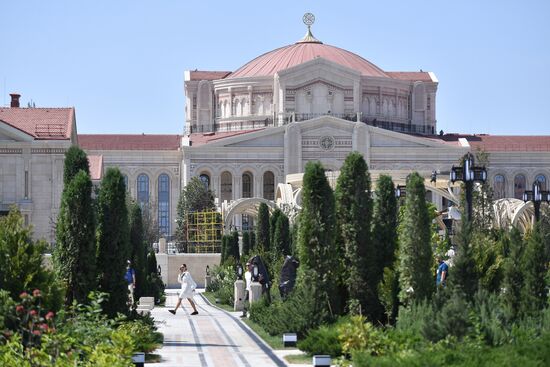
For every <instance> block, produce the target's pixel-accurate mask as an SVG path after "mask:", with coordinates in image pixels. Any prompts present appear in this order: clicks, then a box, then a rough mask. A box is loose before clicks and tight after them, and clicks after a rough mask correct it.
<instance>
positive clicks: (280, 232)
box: [272, 212, 290, 258]
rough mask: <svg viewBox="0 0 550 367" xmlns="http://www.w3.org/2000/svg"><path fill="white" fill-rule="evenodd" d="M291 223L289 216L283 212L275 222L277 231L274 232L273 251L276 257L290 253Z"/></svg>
mask: <svg viewBox="0 0 550 367" xmlns="http://www.w3.org/2000/svg"><path fill="white" fill-rule="evenodd" d="M289 226H290V224H289V221H288V217H287V216H286V215H284V214H283V213H282V212H281V214H280V215H279V216H278V217H277V222H275V225H274V227H275V231H274V232H273V246H272V247H273V250H274V251H273V252H274V255H275V256H274V257H275V258H281V257H282V256H286V255H290V228H289Z"/></svg>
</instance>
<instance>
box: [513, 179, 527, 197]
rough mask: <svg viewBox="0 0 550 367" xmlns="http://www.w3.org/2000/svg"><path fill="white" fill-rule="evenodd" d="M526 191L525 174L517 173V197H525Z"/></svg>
mask: <svg viewBox="0 0 550 367" xmlns="http://www.w3.org/2000/svg"><path fill="white" fill-rule="evenodd" d="M524 192H525V176H524V175H516V177H514V197H515V198H516V199H520V200H522V199H523V193H524Z"/></svg>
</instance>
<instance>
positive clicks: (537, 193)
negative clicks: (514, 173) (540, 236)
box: [523, 181, 550, 222]
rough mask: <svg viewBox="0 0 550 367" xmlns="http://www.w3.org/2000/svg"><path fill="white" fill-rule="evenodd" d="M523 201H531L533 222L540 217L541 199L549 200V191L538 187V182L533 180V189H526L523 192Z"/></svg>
mask: <svg viewBox="0 0 550 367" xmlns="http://www.w3.org/2000/svg"><path fill="white" fill-rule="evenodd" d="M523 201H525V202H528V201H532V202H533V206H534V207H535V222H538V221H539V219H540V203H541V202H543V201H546V202H549V201H550V192H549V191H546V190H541V189H540V182H539V181H535V182H533V190H527V191H525V192H524V193H523Z"/></svg>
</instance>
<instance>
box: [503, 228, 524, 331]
mask: <svg viewBox="0 0 550 367" xmlns="http://www.w3.org/2000/svg"><path fill="white" fill-rule="evenodd" d="M503 240H504V241H506V242H507V244H506V246H505V247H508V256H507V257H506V259H505V260H504V279H503V288H504V289H505V291H504V292H503V294H502V302H503V306H504V311H505V313H506V318H507V319H508V320H509V321H516V320H517V319H518V316H519V312H520V305H521V289H522V286H523V274H522V269H521V259H522V258H523V239H522V238H521V233H520V232H519V231H518V229H517V228H515V227H513V228H512V229H511V230H510V233H509V234H508V236H507V237H506V238H504V239H503Z"/></svg>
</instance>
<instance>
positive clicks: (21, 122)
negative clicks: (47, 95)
mask: <svg viewBox="0 0 550 367" xmlns="http://www.w3.org/2000/svg"><path fill="white" fill-rule="evenodd" d="M74 115H75V112H74V108H72V107H69V108H34V107H33V108H19V107H17V108H15V107H13V108H12V107H10V108H8V107H3V108H0V120H2V121H4V122H6V123H7V124H8V125H10V126H12V127H14V128H16V129H18V130H20V131H22V132H24V133H26V134H28V135H30V136H32V137H34V138H35V140H68V139H70V138H71V134H72V128H73V119H74Z"/></svg>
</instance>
